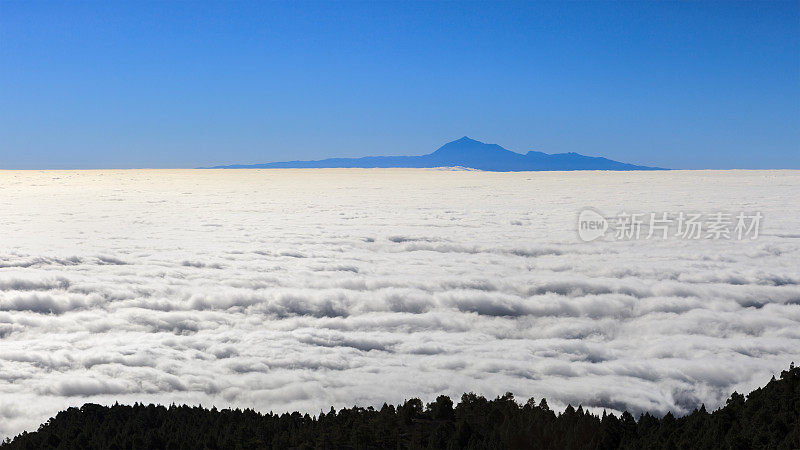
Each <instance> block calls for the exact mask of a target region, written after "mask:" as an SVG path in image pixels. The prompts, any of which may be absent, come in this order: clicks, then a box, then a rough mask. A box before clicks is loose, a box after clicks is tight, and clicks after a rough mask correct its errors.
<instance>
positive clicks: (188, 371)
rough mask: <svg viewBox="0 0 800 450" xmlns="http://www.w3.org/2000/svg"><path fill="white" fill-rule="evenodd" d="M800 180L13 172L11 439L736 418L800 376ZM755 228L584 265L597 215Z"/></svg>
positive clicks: (5, 415)
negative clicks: (490, 400) (213, 410)
mask: <svg viewBox="0 0 800 450" xmlns="http://www.w3.org/2000/svg"><path fill="white" fill-rule="evenodd" d="M799 194H800V172H798V171H670V172H571V173H570V172H538V173H532V172H527V173H486V172H475V171H444V170H426V169H325V170H227V171H225V170H185V171H164V170H141V171H139V170H129V171H19V172H9V171H6V172H0V211H2V214H0V436H9V435H13V434H16V433H18V432H20V431H22V430H23V429H24V430H34V429H35V428H36V427H37V426H38V424H39V423H41V422H43V421H45V420H46V419H47V418H48V417H50V416H52V415H54V414H55V413H56V412H57V411H59V410H61V409H64V408H65V407H67V406H79V405H82V404H83V403H86V402H96V403H104V404H112V403H114V402H115V401H119V402H121V403H132V402H135V401H139V402H148V403H149V402H157V403H162V404H169V403H172V402H175V403H190V404H198V403H200V404H202V405H203V406H208V407H210V406H212V405H214V406H216V407H218V408H221V407H241V408H244V407H251V408H255V409H258V410H261V411H264V412H266V411H275V412H282V411H290V410H300V411H306V412H309V413H311V414H317V413H319V411H320V410H324V411H327V410H328V409H329V408H330V406H331V405H333V406H336V407H337V408H339V407H344V406H352V405H354V404H357V405H360V406H368V405H374V406H380V405H381V404H383V402H390V403H397V402H400V401H402V400H404V399H407V398H410V397H420V398H422V399H423V401H431V400H432V399H434V398H435V397H436V396H437V395H439V394H447V395H450V396H452V397H454V398H458V397H459V396H460V394H461V393H463V392H469V391H474V392H476V393H480V394H484V395H486V396H496V395H500V394H503V393H505V392H506V391H511V392H513V393H514V394H516V397H517V398H518V399H519V400H520V401H525V400H526V399H527V398H529V397H535V398H536V400H537V401H538V400H539V399H541V398H542V397H546V398H547V400H548V402H549V403H550V405H551V406H553V407H557V408H560V407H563V406H564V405H566V404H567V403H571V404H573V405H577V404H582V405H583V406H584V407H591V408H597V409H600V408H606V409H609V410H614V411H619V410H622V409H628V410H630V411H633V412H634V413H638V412H640V411H643V410H648V411H652V412H656V413H666V412H667V411H673V412H674V413H677V414H683V413H686V412H688V411H691V410H692V409H693V408H694V407H696V406H698V405H699V404H700V403H705V404H706V406H707V407H709V408H716V407H718V406H720V405H721V404H722V403H723V402H724V400H725V398H727V396H728V395H729V394H730V393H731V392H732V391H734V390H737V391H739V392H749V390H751V389H753V388H755V387H758V386H760V385H763V384H764V383H766V382H767V381H768V380H769V378H770V377H771V376H772V375H773V374H776V373H779V372H780V370H782V369H785V368H786V367H787V366H788V364H789V362H790V361H793V360H794V361H800V214H798V213H799V212H800V208H798V203H797V196H798V195H799ZM587 206H590V207H593V208H596V209H597V210H598V211H602V212H604V213H607V214H616V213H618V212H620V211H639V212H645V213H649V212H658V213H660V212H670V213H677V212H680V211H699V212H703V213H715V212H717V211H726V212H732V213H737V212H739V211H746V212H754V211H759V212H761V213H762V214H763V216H764V219H763V223H762V226H761V230H760V235H759V237H758V238H757V239H755V240H750V239H746V240H741V241H740V240H736V239H734V240H706V239H703V240H686V239H677V238H676V239H671V238H670V239H667V240H644V239H640V240H635V241H615V240H611V239H606V240H599V241H594V242H589V243H584V242H582V241H581V240H579V239H578V236H577V233H576V220H577V216H578V213H579V211H580V210H581V209H582V208H584V207H587Z"/></svg>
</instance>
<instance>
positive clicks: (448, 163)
mask: <svg viewBox="0 0 800 450" xmlns="http://www.w3.org/2000/svg"><path fill="white" fill-rule="evenodd" d="M455 166H460V167H468V168H471V169H479V170H488V171H493V172H518V171H528V170H664V169H661V168H658V167H646V166H636V165H633V164H626V163H621V162H618V161H612V160H610V159H607V158H599V157H592V156H584V155H579V154H577V153H556V154H552V155H550V154H547V153H542V152H533V151H531V152H528V153H526V154H524V155H523V154H521V153H516V152H512V151H510V150H506V149H504V148H503V147H500V146H499V145H496V144H484V143H483V142H479V141H476V140H474V139H470V138H468V137H466V136H464V137H463V138H461V139H458V140H455V141H453V142H448V143H447V144H445V145H443V146H441V147H440V148H439V149H438V150H436V151H435V152H433V153H429V154H427V155H422V156H365V157H363V158H329V159H322V160H318V161H287V162H272V163H265V164H234V165H230V166H216V167H211V169H310V168H314V169H317V168H333V167H361V168H376V167H416V168H425V167H455Z"/></svg>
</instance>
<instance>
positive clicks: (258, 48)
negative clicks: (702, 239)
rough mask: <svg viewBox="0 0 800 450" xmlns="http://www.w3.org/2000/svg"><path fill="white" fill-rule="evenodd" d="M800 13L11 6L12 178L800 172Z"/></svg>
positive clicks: (690, 8)
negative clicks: (371, 164) (337, 170)
mask: <svg viewBox="0 0 800 450" xmlns="http://www.w3.org/2000/svg"><path fill="white" fill-rule="evenodd" d="M799 5H800V2H797V1H789V2H756V3H742V2H724V3H706V2H657V3H639V2H619V3H599V2H588V3H573V2H569V3H561V2H553V3H540V2H533V1H531V2H520V3H499V4H498V3H463V2H448V3H433V2H423V3H406V2H404V3H387V2H361V3H336V2H323V3H310V2H294V3H279V2H278V3H266V2H264V3H261V2H258V3H256V2H254V3H243V2H219V3H215V2H214V3H212V2H152V3H148V2H139V1H137V2H124V3H120V2H97V3H92V2H56V3H51V2H28V1H24V2H8V1H5V0H0V168H125V167H196V166H205V165H212V164H223V163H258V162H268V161H275V160H290V159H319V158H324V157H330V156H364V155H403V154H406V155H413V154H423V153H428V152H430V151H432V150H434V149H435V148H437V147H438V146H440V145H441V144H443V143H445V142H446V141H449V140H453V139H457V138H459V137H461V136H464V135H468V136H470V137H472V138H475V139H479V140H482V141H484V142H490V143H497V144H500V145H502V146H504V147H506V148H508V149H510V150H515V151H519V152H525V151H528V150H538V151H543V152H547V153H559V152H570V151H574V152H578V153H583V154H587V155H602V156H607V157H609V158H612V159H617V160H621V161H625V162H630V163H638V164H647V165H657V166H662V167H673V168H800V6H799Z"/></svg>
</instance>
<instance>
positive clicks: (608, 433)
mask: <svg viewBox="0 0 800 450" xmlns="http://www.w3.org/2000/svg"><path fill="white" fill-rule="evenodd" d="M0 447H1V448H2V449H3V450H12V449H27V448H76V449H90V448H102V449H115V448H119V449H122V448H219V449H237V448H278V449H283V448H393V449H396V448H453V449H455V448H550V449H566V448H576V449H578V448H580V449H583V448H585V449H605V448H609V449H612V448H623V449H626V448H631V449H651V448H730V449H744V448H786V449H789V448H794V449H796V448H800V368H795V367H793V366H792V367H790V369H789V370H786V371H783V372H782V373H781V376H780V379H777V380H776V379H774V378H773V379H772V380H771V381H770V382H769V383H768V384H767V385H766V386H765V387H763V388H759V389H756V390H755V391H753V392H751V393H750V395H748V396H747V398H745V397H744V396H743V395H741V394H737V393H735V392H734V393H733V394H732V395H731V397H730V398H729V399H728V400H727V403H726V405H725V406H724V407H722V408H720V409H718V410H716V411H714V412H712V413H709V412H707V411H706V409H705V407H703V406H701V407H700V408H699V409H696V410H695V411H694V412H692V413H691V414H689V415H686V416H684V417H680V418H676V417H674V416H673V415H672V414H667V415H666V416H664V417H662V418H657V417H654V416H652V415H650V414H647V413H646V414H643V415H640V416H639V418H638V420H635V419H634V417H633V416H632V415H631V414H629V413H627V412H625V413H622V414H621V415H620V416H619V417H618V416H615V415H614V414H606V413H605V412H603V413H602V414H601V415H595V414H591V413H589V412H586V411H585V410H584V409H583V408H582V407H580V406H579V407H578V408H577V409H576V408H573V407H572V406H568V407H567V408H566V409H565V410H564V411H563V412H561V413H558V414H557V413H555V412H553V411H552V410H550V408H549V407H548V406H547V402H546V401H545V400H542V401H541V402H539V403H538V404H537V403H535V402H534V401H533V399H531V400H529V401H528V402H527V403H525V404H523V405H520V404H519V403H517V402H516V401H515V400H514V397H513V395H511V394H506V395H504V396H502V397H498V398H496V399H494V400H487V399H486V398H484V397H481V396H478V395H475V394H464V395H463V396H462V397H461V402H460V403H458V405H456V406H454V405H453V402H452V401H451V400H450V398H448V397H446V396H440V397H439V398H437V399H436V401H434V402H433V403H429V404H427V405H423V403H422V402H421V401H420V400H419V399H411V400H408V401H406V402H405V403H403V404H402V405H399V406H396V407H395V406H390V405H384V406H383V407H382V408H380V409H373V408H371V407H370V408H366V409H365V408H360V407H353V408H345V409H342V410H340V411H335V410H334V409H333V408H331V411H330V412H329V413H327V414H320V416H319V417H316V418H315V417H311V416H309V415H308V414H305V415H304V414H300V413H298V412H293V413H291V414H288V413H284V414H272V413H269V414H261V413H258V412H255V411H252V410H249V409H246V410H239V409H236V410H227V409H226V410H221V411H218V410H217V409H215V408H212V409H211V410H208V409H203V408H201V407H190V406H170V407H169V408H167V407H164V406H155V405H142V404H135V405H134V406H124V405H114V406H112V407H105V406H100V405H95V404H86V405H84V406H83V407H81V408H80V409H79V408H69V409H68V410H66V411H62V412H60V413H58V415H56V417H54V418H52V419H50V420H48V421H47V423H45V424H42V425H41V426H40V427H39V430H38V431H36V432H33V433H23V434H21V435H19V436H17V437H16V438H14V439H13V440H12V441H10V442H8V441H7V442H5V443H4V444H3V445H0Z"/></svg>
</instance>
